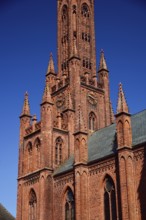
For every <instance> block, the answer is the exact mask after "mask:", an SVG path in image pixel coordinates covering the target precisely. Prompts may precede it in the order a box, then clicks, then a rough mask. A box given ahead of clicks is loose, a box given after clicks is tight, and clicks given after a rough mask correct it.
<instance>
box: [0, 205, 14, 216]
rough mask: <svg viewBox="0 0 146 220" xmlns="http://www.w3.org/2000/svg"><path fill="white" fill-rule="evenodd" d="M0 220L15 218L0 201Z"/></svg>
mask: <svg viewBox="0 0 146 220" xmlns="http://www.w3.org/2000/svg"><path fill="white" fill-rule="evenodd" d="M0 220H15V218H14V217H13V216H12V215H11V214H10V213H9V212H8V211H7V210H6V208H5V207H4V206H3V205H2V204H1V203H0Z"/></svg>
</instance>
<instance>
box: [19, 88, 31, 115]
mask: <svg viewBox="0 0 146 220" xmlns="http://www.w3.org/2000/svg"><path fill="white" fill-rule="evenodd" d="M21 115H30V107H29V101H28V92H26V93H25V96H24V104H23V109H22V114H21Z"/></svg>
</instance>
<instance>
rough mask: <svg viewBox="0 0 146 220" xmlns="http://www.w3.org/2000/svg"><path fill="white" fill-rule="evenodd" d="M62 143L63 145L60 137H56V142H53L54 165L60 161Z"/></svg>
mask: <svg viewBox="0 0 146 220" xmlns="http://www.w3.org/2000/svg"><path fill="white" fill-rule="evenodd" d="M62 145H63V140H62V138H61V137H58V138H57V139H56V143H55V163H56V165H59V164H61V162H62Z"/></svg>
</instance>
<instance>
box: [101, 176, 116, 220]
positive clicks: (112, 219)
mask: <svg viewBox="0 0 146 220" xmlns="http://www.w3.org/2000/svg"><path fill="white" fill-rule="evenodd" d="M116 219H117V206H116V190H115V184H114V181H113V179H112V178H111V177H110V176H109V175H106V176H105V179H104V220H116Z"/></svg>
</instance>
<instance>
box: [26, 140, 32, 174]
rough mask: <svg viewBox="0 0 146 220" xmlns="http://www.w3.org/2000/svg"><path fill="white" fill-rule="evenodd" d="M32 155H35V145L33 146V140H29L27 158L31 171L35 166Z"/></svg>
mask: <svg viewBox="0 0 146 220" xmlns="http://www.w3.org/2000/svg"><path fill="white" fill-rule="evenodd" d="M32 155H33V146H32V142H31V141H29V142H28V143H27V146H26V158H27V167H28V171H31V170H32V168H33V167H32V166H33V161H32Z"/></svg>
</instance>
